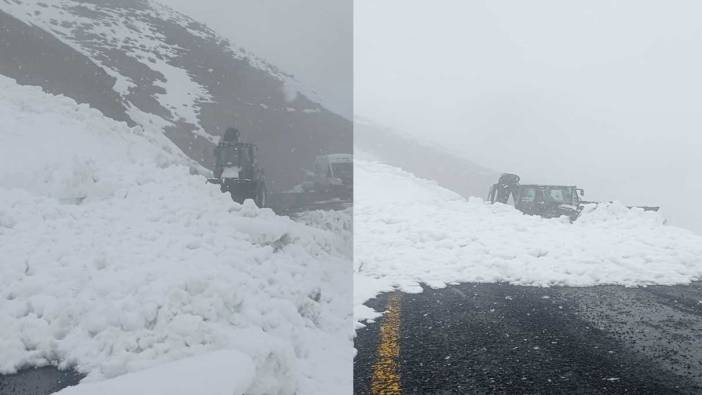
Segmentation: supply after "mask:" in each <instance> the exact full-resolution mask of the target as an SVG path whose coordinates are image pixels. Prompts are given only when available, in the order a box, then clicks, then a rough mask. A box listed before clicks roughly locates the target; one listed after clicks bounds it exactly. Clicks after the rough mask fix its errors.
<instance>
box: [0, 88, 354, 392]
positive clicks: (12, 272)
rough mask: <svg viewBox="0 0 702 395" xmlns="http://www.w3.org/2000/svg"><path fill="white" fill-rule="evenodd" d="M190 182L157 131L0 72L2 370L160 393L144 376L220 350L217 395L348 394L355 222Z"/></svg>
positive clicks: (181, 160)
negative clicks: (45, 370)
mask: <svg viewBox="0 0 702 395" xmlns="http://www.w3.org/2000/svg"><path fill="white" fill-rule="evenodd" d="M26 158H32V160H31V161H27V160H26ZM190 173H191V172H190V166H189V159H188V158H186V157H185V156H184V155H183V154H182V152H180V150H178V148H177V147H175V145H174V144H173V143H172V142H171V141H169V140H168V139H167V138H166V137H165V136H164V135H163V134H162V133H161V132H160V130H158V129H155V128H152V129H149V128H142V127H140V126H136V127H129V126H127V125H126V124H125V123H123V122H116V121H114V120H111V119H109V118H106V117H104V116H103V115H102V114H101V113H100V112H99V111H97V110H95V109H91V108H89V107H88V106H87V105H85V104H83V105H79V104H77V103H75V102H74V101H73V100H71V99H68V98H65V97H61V96H52V95H48V94H46V93H44V92H42V91H41V89H40V88H37V87H26V86H20V85H18V84H16V83H15V82H14V81H13V80H11V79H8V78H6V77H1V76H0V256H2V264H0V300H2V303H0V355H1V356H2V358H1V359H0V374H6V373H12V372H15V371H17V370H18V369H22V368H24V367H27V366H43V365H47V364H59V365H60V366H61V367H64V368H74V369H76V370H78V371H80V372H82V373H85V374H87V375H88V377H87V378H86V381H88V382H89V381H99V380H104V379H109V378H113V377H116V376H122V375H124V374H129V373H132V372H137V371H138V372H141V371H144V373H143V374H140V375H138V376H137V377H140V378H142V379H143V378H144V375H146V376H148V375H149V374H150V373H149V372H151V373H153V374H156V375H157V376H155V377H152V379H150V380H145V381H144V382H143V383H144V384H145V385H147V384H148V387H144V388H142V389H141V390H142V391H145V392H146V393H163V391H160V392H159V391H158V390H157V389H158V388H161V390H163V388H164V387H159V385H167V384H169V383H163V381H162V380H159V379H158V378H159V377H162V376H163V373H159V372H163V371H162V370H158V369H156V370H153V371H151V370H150V371H145V370H144V369H147V368H149V367H154V366H157V365H162V364H166V363H168V362H171V361H174V360H180V359H183V358H191V357H200V356H202V358H200V359H199V360H200V361H203V360H204V361H205V362H203V363H206V361H213V359H212V358H209V357H207V355H208V354H210V353H212V352H217V351H219V350H229V353H228V354H227V355H228V356H229V357H226V358H225V359H226V360H227V361H226V363H227V366H232V364H233V365H240V366H237V369H236V370H237V371H238V372H239V375H231V373H228V372H226V371H223V370H222V369H214V370H212V369H211V368H208V367H207V366H206V365H205V366H200V367H199V369H205V370H206V371H207V372H209V373H208V374H205V375H204V376H203V377H213V376H212V375H220V376H222V375H226V376H224V377H223V378H224V380H221V383H222V385H228V386H229V387H225V388H223V389H220V392H216V391H214V389H213V391H212V393H233V392H234V391H235V389H236V388H238V389H242V388H243V389H244V390H242V391H240V392H239V393H242V392H243V393H247V394H272V393H276V394H293V393H305V394H308V393H309V394H323V393H331V392H335V391H337V390H339V389H340V388H341V391H342V392H344V391H346V392H350V390H351V389H350V388H351V381H350V377H349V376H348V372H350V371H351V362H352V351H353V348H352V342H351V338H350V335H351V334H350V333H349V332H348V329H349V328H350V325H351V309H350V305H349V304H348V303H347V302H348V301H349V300H350V298H351V281H350V277H351V262H350V260H351V255H350V254H351V252H350V249H351V246H350V245H349V244H350V243H349V240H350V235H349V234H348V233H349V232H350V231H349V229H348V228H349V226H348V223H350V221H351V219H350V213H348V212H335V213H322V214H323V215H322V214H320V213H317V214H314V213H312V214H308V215H307V216H306V217H304V218H303V220H302V221H299V222H295V221H292V220H291V219H289V218H287V217H281V216H277V215H275V214H274V213H273V212H272V211H271V210H269V209H258V208H256V207H255V206H254V205H251V204H244V205H238V204H233V203H232V201H231V199H229V197H228V196H226V195H223V194H221V193H219V191H218V190H217V189H209V188H202V186H203V185H204V181H205V180H204V178H203V177H202V176H199V175H191V174H190ZM249 203H250V202H249ZM333 229H334V230H337V231H332V230H333ZM217 360H218V358H214V361H217ZM195 362H197V360H195ZM222 362H225V361H222ZM184 363H186V364H188V362H184ZM189 366H192V365H189ZM230 375H231V376H230ZM236 377H240V379H239V380H235V381H236V383H235V384H236V385H233V384H232V380H233V379H234V378H236ZM200 380H202V377H201V376H198V375H197V374H193V375H191V376H187V377H180V378H179V381H178V382H180V383H185V382H184V381H188V382H189V383H190V384H189V387H187V388H193V385H198V383H199V385H200V388H207V387H202V385H203V383H202V382H201V381H200ZM130 382H132V381H131V379H129V378H125V379H124V380H118V381H117V384H120V383H122V384H124V385H129V383H130ZM206 384H207V385H214V383H212V382H209V383H206ZM184 385H185V384H184ZM98 387H100V386H98ZM171 387H172V385H171ZM79 388H80V386H79ZM89 388H90V387H89ZM166 388H170V387H166ZM152 389H153V391H152ZM86 391H88V392H89V390H86ZM118 392H119V391H118ZM127 392H128V391H124V389H123V391H122V392H119V393H127ZM206 392H208V391H206Z"/></svg>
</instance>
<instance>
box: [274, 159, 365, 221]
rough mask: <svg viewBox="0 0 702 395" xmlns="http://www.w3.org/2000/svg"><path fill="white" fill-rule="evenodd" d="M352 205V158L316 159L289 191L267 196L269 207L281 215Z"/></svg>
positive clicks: (338, 208) (342, 207)
mask: <svg viewBox="0 0 702 395" xmlns="http://www.w3.org/2000/svg"><path fill="white" fill-rule="evenodd" d="M352 202H353V155H351V154H327V155H320V156H317V157H316V158H315V160H314V164H313V167H312V170H307V171H306V172H305V177H304V181H303V182H302V184H300V185H298V186H296V187H295V188H293V189H292V190H290V191H287V192H282V193H278V194H275V195H272V196H271V207H272V208H273V209H274V210H275V211H276V212H277V213H281V214H289V213H293V212H299V211H308V210H341V209H344V208H347V207H350V206H351V205H352Z"/></svg>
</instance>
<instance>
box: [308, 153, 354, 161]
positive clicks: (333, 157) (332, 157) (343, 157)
mask: <svg viewBox="0 0 702 395" xmlns="http://www.w3.org/2000/svg"><path fill="white" fill-rule="evenodd" d="M317 160H324V161H328V162H353V155H351V154H327V155H320V156H318V157H317Z"/></svg>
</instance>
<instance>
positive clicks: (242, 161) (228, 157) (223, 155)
mask: <svg viewBox="0 0 702 395" xmlns="http://www.w3.org/2000/svg"><path fill="white" fill-rule="evenodd" d="M217 162H218V163H219V165H220V166H246V165H249V164H251V157H250V155H249V152H248V150H247V149H246V146H245V145H243V144H235V145H225V146H223V147H222V148H221V149H220V150H219V152H218V155H217Z"/></svg>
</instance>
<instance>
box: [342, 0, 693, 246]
mask: <svg viewBox="0 0 702 395" xmlns="http://www.w3.org/2000/svg"><path fill="white" fill-rule="evenodd" d="M354 8H355V17H354V18H355V22H354V40H355V42H354V48H355V53H354V64H355V74H354V78H355V100H354V105H355V112H356V114H358V115H360V116H362V117H364V118H367V119H370V120H374V121H376V122H378V123H380V124H383V125H387V126H390V127H393V128H395V129H397V130H401V131H404V132H405V133H408V134H412V135H415V136H419V137H420V138H422V139H425V140H430V141H433V142H435V143H438V144H442V145H444V146H445V147H447V148H449V149H450V150H452V151H454V152H458V153H461V154H463V155H464V156H466V157H468V158H470V159H472V160H474V161H475V162H478V163H480V164H482V165H485V166H487V167H491V168H493V169H495V170H497V171H512V172H516V173H518V174H521V175H522V179H523V180H524V181H532V182H544V183H550V182H553V183H567V184H577V185H579V186H582V187H584V188H585V189H586V192H587V195H586V198H591V199H619V200H622V201H624V202H625V203H630V204H651V205H653V204H656V205H658V204H660V205H662V206H664V208H665V209H666V215H667V216H668V217H669V218H670V219H671V222H672V223H675V224H679V225H683V226H686V227H689V228H692V229H694V230H696V231H697V232H699V233H702V208H701V205H700V204H699V197H700V195H702V187H701V186H700V185H702V182H700V175H699V173H697V171H701V170H702V152H700V151H702V51H701V50H700V48H702V23H700V22H699V21H700V18H701V17H702V2H699V1H694V0H674V1H666V2H662V1H647V0H626V1H616V0H608V1H605V0H588V1H567V2H566V1H562V0H531V1H520V0H470V1H466V0H441V1H426V0H356V1H355V5H354Z"/></svg>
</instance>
